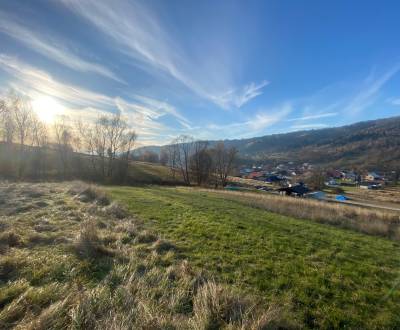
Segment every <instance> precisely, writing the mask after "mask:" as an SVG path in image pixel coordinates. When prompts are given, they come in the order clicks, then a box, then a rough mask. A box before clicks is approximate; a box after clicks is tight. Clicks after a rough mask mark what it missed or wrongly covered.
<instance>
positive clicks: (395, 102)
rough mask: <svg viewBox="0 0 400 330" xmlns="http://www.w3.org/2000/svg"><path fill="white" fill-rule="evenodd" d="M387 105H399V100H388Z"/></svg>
mask: <svg viewBox="0 0 400 330" xmlns="http://www.w3.org/2000/svg"><path fill="white" fill-rule="evenodd" d="M387 102H388V103H390V104H392V105H396V106H397V105H400V98H399V99H397V98H390V99H388V100H387Z"/></svg>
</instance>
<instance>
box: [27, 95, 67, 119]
mask: <svg viewBox="0 0 400 330" xmlns="http://www.w3.org/2000/svg"><path fill="white" fill-rule="evenodd" d="M32 107H33V110H34V111H35V112H36V114H37V115H38V117H39V119H40V120H42V121H43V122H45V123H48V124H50V123H52V122H53V121H54V118H55V117H56V116H57V115H61V114H62V113H63V112H64V108H63V106H62V105H61V104H60V103H58V102H57V101H56V100H55V99H54V98H52V97H50V96H43V95H42V96H39V97H37V98H35V99H34V100H33V102H32Z"/></svg>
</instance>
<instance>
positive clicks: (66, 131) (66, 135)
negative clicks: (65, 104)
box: [54, 116, 73, 179]
mask: <svg viewBox="0 0 400 330" xmlns="http://www.w3.org/2000/svg"><path fill="white" fill-rule="evenodd" d="M67 120H68V119H67V117H66V116H61V117H59V118H58V119H57V120H56V121H55V122H54V135H55V139H56V148H57V152H58V155H59V158H60V164H61V169H62V177H63V178H64V179H65V178H66V177H67V174H68V167H69V161H70V158H71V157H70V155H71V153H72V151H73V149H72V142H73V134H72V128H71V126H70V125H69V124H68V122H67Z"/></svg>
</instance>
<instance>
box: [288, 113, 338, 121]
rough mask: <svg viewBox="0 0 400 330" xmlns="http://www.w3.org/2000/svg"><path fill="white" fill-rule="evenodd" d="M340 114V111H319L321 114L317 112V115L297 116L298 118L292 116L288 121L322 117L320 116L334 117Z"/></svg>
mask: <svg viewBox="0 0 400 330" xmlns="http://www.w3.org/2000/svg"><path fill="white" fill-rule="evenodd" d="M338 114H339V113H338V112H328V113H319V114H315V115H308V116H302V117H297V118H291V119H288V120H287V121H301V120H311V119H320V118H327V117H334V116H337V115H338Z"/></svg>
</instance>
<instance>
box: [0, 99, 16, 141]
mask: <svg viewBox="0 0 400 330" xmlns="http://www.w3.org/2000/svg"><path fill="white" fill-rule="evenodd" d="M0 125H1V126H0V130H1V139H2V140H3V141H4V142H6V143H7V144H11V143H12V142H13V140H14V136H15V122H14V117H13V112H12V107H11V102H10V100H9V98H8V99H7V100H6V99H4V100H0Z"/></svg>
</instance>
